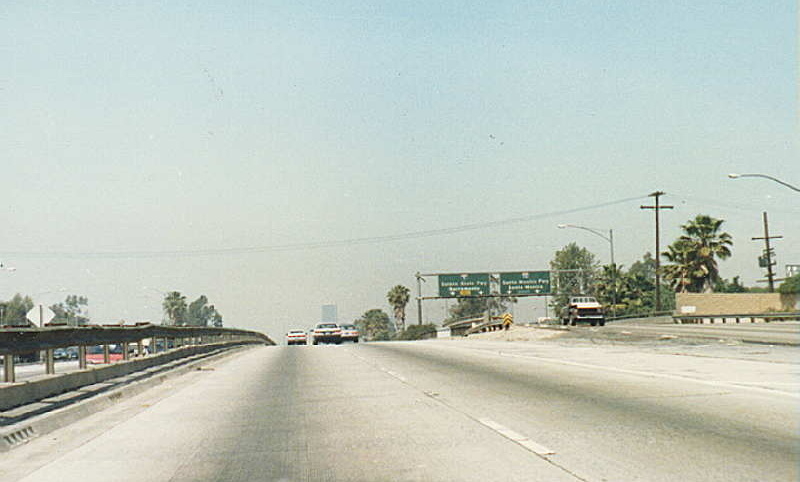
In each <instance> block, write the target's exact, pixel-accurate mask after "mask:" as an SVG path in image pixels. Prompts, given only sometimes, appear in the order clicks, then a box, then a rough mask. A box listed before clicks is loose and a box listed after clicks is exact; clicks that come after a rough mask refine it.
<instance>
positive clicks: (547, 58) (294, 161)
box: [0, 0, 800, 336]
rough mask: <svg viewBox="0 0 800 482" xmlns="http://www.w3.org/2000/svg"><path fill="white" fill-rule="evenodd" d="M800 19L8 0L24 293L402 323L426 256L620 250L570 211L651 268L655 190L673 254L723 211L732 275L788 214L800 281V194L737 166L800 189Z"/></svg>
mask: <svg viewBox="0 0 800 482" xmlns="http://www.w3.org/2000/svg"><path fill="white" fill-rule="evenodd" d="M797 21H798V14H797V4H796V2H794V1H789V0H786V1H774V2H764V1H763V0H758V1H756V0H753V1H744V0H743V1H738V2H711V1H695V0H692V1H675V2H662V1H653V2H649V1H637V2H623V1H620V2H601V1H597V0H587V1H578V0H569V1H566V0H565V1H528V2H523V1H519V2H517V1H505V2H504V1H498V2H476V3H475V4H469V3H466V2H450V1H441V2H416V1H404V2H397V1H395V2H361V1H340V2H327V1H319V2H303V1H291V2H234V1H231V2H201V1H191V2H189V1H187V2H181V1H168V2H114V1H95V2H81V1H69V2H63V1H52V2H37V1H5V2H3V3H2V5H0V58H2V60H3V62H2V65H3V66H4V67H3V69H2V70H0V109H2V113H3V115H2V116H0V163H2V171H0V173H1V174H2V192H3V198H4V202H3V204H2V206H3V209H2V210H1V211H0V259H2V261H3V262H4V263H5V265H6V266H13V267H15V268H16V271H14V272H10V271H0V298H2V299H7V298H8V297H10V296H12V295H13V294H14V293H16V292H22V293H27V294H36V293H42V294H39V295H36V296H35V299H36V300H37V301H40V302H43V303H46V304H51V303H53V302H56V301H59V300H61V299H63V297H64V294H65V292H64V291H59V290H61V289H66V291H68V292H69V293H79V294H83V295H86V296H88V297H89V300H90V314H91V317H92V318H93V321H95V322H115V321H118V320H120V319H125V320H128V321H139V320H142V319H150V320H155V321H158V320H160V319H161V310H160V298H161V294H159V291H167V290H173V289H177V290H180V291H182V292H183V293H185V294H186V295H187V296H188V297H189V298H190V299H193V298H195V297H197V296H198V295H200V294H206V295H207V296H208V297H209V299H210V300H211V302H212V303H215V304H216V306H217V308H218V309H219V310H220V311H221V312H222V314H223V316H224V317H225V320H226V325H228V326H237V327H243V328H254V329H260V330H264V331H266V332H268V333H270V334H272V335H275V336H280V334H281V333H282V332H283V331H284V330H285V329H287V328H290V327H309V326H311V325H312V324H313V323H314V322H316V321H318V319H319V317H320V305H322V304H325V303H336V304H337V305H338V307H339V314H340V320H346V321H349V320H352V319H354V318H355V317H357V316H358V315H360V314H361V313H363V312H364V311H366V310H367V309H370V308H375V307H378V308H384V309H386V310H387V311H389V308H388V306H387V304H386V301H385V294H386V291H387V290H388V289H389V288H390V287H391V286H393V285H395V284H398V283H400V284H405V285H407V286H409V287H414V283H415V281H414V273H415V272H417V271H421V272H465V271H497V270H506V271H512V270H531V269H547V267H548V263H549V260H550V259H551V257H552V255H553V252H554V251H555V250H556V249H558V248H559V247H561V246H563V245H565V244H567V243H569V242H571V241H576V242H578V243H579V244H581V245H582V246H585V247H587V248H588V249H590V250H591V251H593V252H595V253H596V254H597V255H598V256H599V258H600V260H601V261H602V262H608V247H609V246H608V243H607V242H605V241H604V240H603V239H600V238H599V237H596V236H593V235H592V234H590V233H587V232H584V231H580V230H575V229H567V230H561V229H557V228H556V225H557V224H559V223H573V224H579V225H584V226H588V227H593V228H598V229H602V230H607V229H609V228H612V229H613V230H614V237H615V240H616V246H615V247H616V257H617V262H618V263H622V264H624V265H626V266H627V265H630V264H631V263H632V262H633V261H635V260H636V259H638V258H640V257H641V256H642V254H643V253H644V252H645V251H648V250H649V251H653V249H654V246H653V244H654V222H653V214H652V212H651V211H642V210H641V209H639V205H640V204H643V203H649V202H650V201H649V200H647V199H644V196H646V195H647V194H648V193H650V192H652V191H654V190H663V191H666V192H667V195H666V196H664V198H663V202H664V203H669V204H673V205H675V209H674V210H673V211H666V212H664V213H663V217H662V220H663V227H664V229H663V237H662V244H663V245H666V244H668V243H669V242H671V241H672V240H673V239H674V238H675V237H676V236H677V235H678V233H679V225H680V224H682V223H684V222H686V221H687V220H688V219H689V218H692V217H694V216H695V215H697V214H699V213H706V214H710V215H712V216H715V217H721V218H723V219H725V220H726V222H725V224H724V228H725V229H726V230H727V231H728V232H730V233H731V234H732V235H733V237H734V242H735V245H734V248H733V252H734V256H733V257H732V258H731V259H730V260H728V261H725V262H722V263H721V269H722V273H723V275H724V276H726V277H731V276H734V275H741V277H742V279H743V280H744V281H745V283H746V284H754V283H755V280H756V279H759V278H761V277H763V274H762V271H761V270H759V268H758V265H757V259H756V258H757V256H758V254H759V253H760V250H761V249H762V247H763V245H761V244H759V243H757V242H754V241H751V240H750V238H751V237H753V236H760V235H762V220H761V212H762V211H768V212H769V215H770V227H771V230H772V232H773V233H774V234H781V235H783V236H784V238H783V239H782V240H779V241H776V242H775V244H776V251H777V261H778V263H779V268H780V269H779V272H781V273H782V272H783V269H784V265H785V264H787V263H796V264H800V242H798V240H800V222H798V219H799V217H800V193H796V192H794V191H791V190H789V189H787V188H784V187H783V186H780V185H779V184H776V183H773V182H770V181H768V180H764V179H739V180H730V179H728V178H727V177H726V174H727V173H729V172H743V173H764V174H770V175H773V176H776V177H779V178H781V179H783V180H785V181H787V182H790V183H792V184H794V185H800V155H799V154H800V152H799V149H798V118H797V108H798V104H797V88H798V84H797V65H798V55H797V46H798V37H797ZM636 197H642V199H634V200H629V201H627V202H623V203H618V204H613V205H608V203H610V202H613V201H618V200H624V199H631V198H636ZM578 208H587V209H583V210H579V211H576V212H573V213H564V214H557V213H558V212H560V211H566V210H571V209H578ZM521 217H527V220H526V221H523V222H518V223H508V224H499V225H489V226H486V227H483V228H478V229H473V230H468V231H458V232H454V233H444V234H441V233H440V234H437V233H428V234H427V235H419V236H407V237H404V236H400V238H401V239H396V240H380V239H377V240H373V241H370V242H363V243H341V244H336V245H335V246H327V247H326V246H323V247H305V248H303V247H300V246H299V245H303V244H305V243H311V244H314V243H323V244H324V243H327V242H335V241H340V240H348V239H356V238H376V237H378V238H379V237H381V236H391V235H404V234H407V233H418V232H428V231H434V230H437V229H441V228H450V227H459V226H464V225H470V224H474V223H479V224H481V223H491V222H493V221H502V220H505V219H511V218H521ZM280 246H293V247H294V248H293V249H277V247H280ZM240 248H256V249H253V250H245V249H240ZM434 281H435V280H430V282H429V283H428V285H429V286H428V289H430V290H431V291H430V294H432V288H435V283H434ZM425 306H426V312H427V313H428V314H429V316H430V317H431V321H439V319H440V318H441V315H442V313H443V311H444V303H440V302H430V303H427V304H426V305H425ZM409 312H410V313H409V315H410V318H411V320H412V321H415V319H416V312H415V310H414V309H413V306H409ZM517 313H518V316H520V317H528V318H533V317H536V316H542V315H543V314H544V313H543V308H542V306H541V304H537V303H533V302H526V303H524V304H522V305H521V306H520V307H518V308H517Z"/></svg>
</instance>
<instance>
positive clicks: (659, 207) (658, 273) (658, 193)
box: [640, 191, 675, 312]
mask: <svg viewBox="0 0 800 482" xmlns="http://www.w3.org/2000/svg"><path fill="white" fill-rule="evenodd" d="M664 194H666V193H664V192H663V191H656V192H653V193H650V194H649V196H650V197H654V198H655V199H656V202H655V205H654V206H640V209H652V210H653V211H654V212H655V214H656V312H659V311H661V243H660V241H659V238H660V236H661V232H660V227H659V221H658V218H659V216H658V213H659V211H661V210H662V209H673V208H674V207H675V206H662V205H661V204H660V203H659V198H660V197H661V196H663V195H664Z"/></svg>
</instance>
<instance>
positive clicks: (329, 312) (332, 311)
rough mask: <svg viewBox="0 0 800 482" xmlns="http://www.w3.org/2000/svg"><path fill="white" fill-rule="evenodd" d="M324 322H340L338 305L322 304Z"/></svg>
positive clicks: (322, 320)
mask: <svg viewBox="0 0 800 482" xmlns="http://www.w3.org/2000/svg"><path fill="white" fill-rule="evenodd" d="M320 321H321V322H322V323H339V313H338V311H337V309H336V305H322V319H321V320H320Z"/></svg>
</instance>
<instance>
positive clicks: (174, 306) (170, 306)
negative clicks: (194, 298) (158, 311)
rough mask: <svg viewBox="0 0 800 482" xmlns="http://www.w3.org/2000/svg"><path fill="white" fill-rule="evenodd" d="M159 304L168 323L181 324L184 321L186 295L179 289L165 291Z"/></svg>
mask: <svg viewBox="0 0 800 482" xmlns="http://www.w3.org/2000/svg"><path fill="white" fill-rule="evenodd" d="M161 306H162V307H163V308H164V314H166V315H167V320H169V324H170V325H183V324H184V323H185V322H186V297H185V296H183V295H182V294H181V293H180V291H170V292H169V293H167V294H166V296H164V302H163V303H162V305H161Z"/></svg>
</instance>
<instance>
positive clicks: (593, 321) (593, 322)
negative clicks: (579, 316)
mask: <svg viewBox="0 0 800 482" xmlns="http://www.w3.org/2000/svg"><path fill="white" fill-rule="evenodd" d="M589 324H590V325H592V326H597V320H592V321H590V322H589Z"/></svg>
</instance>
